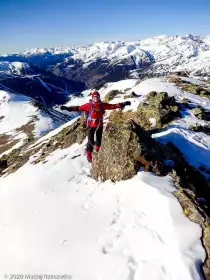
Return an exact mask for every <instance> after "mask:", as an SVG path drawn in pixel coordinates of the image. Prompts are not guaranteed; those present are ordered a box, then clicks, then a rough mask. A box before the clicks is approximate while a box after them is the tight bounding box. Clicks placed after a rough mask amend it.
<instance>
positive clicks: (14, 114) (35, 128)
mask: <svg viewBox="0 0 210 280" xmlns="http://www.w3.org/2000/svg"><path fill="white" fill-rule="evenodd" d="M55 127H56V124H55V123H54V122H53V120H52V119H51V118H50V117H48V116H47V115H46V114H44V112H41V111H40V110H38V108H36V107H34V106H33V105H32V103H31V99H29V98H28V97H26V96H24V95H16V94H12V93H8V92H6V91H1V90H0V151H1V152H0V156H2V155H3V154H5V153H9V152H10V151H11V150H12V149H16V148H18V147H19V146H21V145H22V144H23V143H24V142H25V141H26V140H27V139H28V138H30V137H34V138H37V137H39V136H41V135H42V134H43V133H46V132H48V131H49V130H51V129H53V128H55ZM5 137H7V138H8V139H6V142H5V141H3V140H2V139H5ZM1 140H2V141H1ZM1 142H2V143H1ZM9 144H11V147H10V145H9ZM7 147H9V149H7Z"/></svg>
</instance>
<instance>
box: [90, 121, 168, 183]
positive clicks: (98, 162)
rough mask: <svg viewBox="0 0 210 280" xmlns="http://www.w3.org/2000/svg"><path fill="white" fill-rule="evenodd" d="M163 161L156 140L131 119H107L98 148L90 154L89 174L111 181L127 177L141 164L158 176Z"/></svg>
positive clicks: (133, 173) (134, 173)
mask: <svg viewBox="0 0 210 280" xmlns="http://www.w3.org/2000/svg"><path fill="white" fill-rule="evenodd" d="M163 161H164V157H163V154H162V151H161V149H160V147H159V146H158V144H157V143H156V141H155V140H154V139H152V138H151V136H150V135H149V134H148V133H147V132H146V131H145V130H143V129H142V128H141V127H140V126H139V125H137V124H136V123H135V122H134V121H132V120H130V121H127V122H121V123H114V122H111V123H109V124H108V126H107V127H106V130H105V132H104V134H103V140H102V148H101V150H100V151H99V153H98V154H94V155H93V163H92V176H93V177H94V178H96V179H101V180H109V179H110V180H112V181H119V180H125V179H130V178H132V177H133V176H134V175H136V174H137V172H138V170H139V168H140V166H141V165H142V166H145V167H146V169H147V170H153V171H155V172H156V173H157V174H159V175H160V174H163V172H164V168H163Z"/></svg>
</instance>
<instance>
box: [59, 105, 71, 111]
mask: <svg viewBox="0 0 210 280" xmlns="http://www.w3.org/2000/svg"><path fill="white" fill-rule="evenodd" d="M60 109H61V110H62V111H63V110H67V111H71V107H66V106H63V105H62V106H60Z"/></svg>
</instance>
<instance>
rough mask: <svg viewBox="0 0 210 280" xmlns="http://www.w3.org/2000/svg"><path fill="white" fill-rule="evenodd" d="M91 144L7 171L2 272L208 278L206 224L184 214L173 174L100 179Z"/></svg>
mask: <svg viewBox="0 0 210 280" xmlns="http://www.w3.org/2000/svg"><path fill="white" fill-rule="evenodd" d="M84 145H85V143H84V144H83V145H81V146H79V145H76V144H75V145H73V146H72V147H70V148H68V149H65V150H58V151H56V152H54V153H53V154H51V155H50V156H49V157H48V158H47V159H46V160H47V163H45V164H44V165H43V164H41V163H40V164H37V165H32V164H30V162H32V161H33V160H34V159H35V158H31V159H30V162H29V163H27V164H26V165H25V166H24V167H23V168H21V169H19V170H18V171H17V172H16V173H14V174H12V175H10V176H8V177H6V178H0V185H1V195H0V208H1V210H0V229H1V230H0V232H1V238H0V246H1V252H0V262H1V268H0V273H1V274H3V275H4V274H5V273H6V272H8V271H9V273H11V274H13V273H16V272H17V271H18V272H19V273H26V274H38V275H42V274H49V275H59V274H60V275H61V274H62V275H63V274H67V275H69V276H71V277H72V279H75V280H84V279H87V280H94V279H95V280H98V279H110V280H116V279H117V280H127V279H151V280H162V279H171V280H172V279H176V280H178V279H180V280H182V279H186V280H192V279H193V280H200V279H202V276H201V274H200V272H199V269H197V267H196V263H197V262H201V261H203V260H204V258H205V251H204V249H203V248H202V244H201V241H200V237H201V229H200V228H199V226H198V225H196V224H194V223H192V222H190V221H189V220H188V219H187V218H186V217H185V216H184V214H183V212H182V209H181V206H180V205H179V203H178V202H177V200H176V199H175V197H174V196H173V194H172V192H173V190H174V187H173V186H172V185H171V182H170V178H168V177H165V178H157V177H155V176H154V175H152V174H145V173H144V172H139V174H138V175H137V176H136V177H134V178H133V179H131V180H128V181H124V182H119V183H116V184H113V183H111V182H105V183H102V182H96V181H95V180H93V179H91V178H90V177H89V169H90V166H89V164H88V163H87V162H86V158H85V156H84V154H83V153H84Z"/></svg>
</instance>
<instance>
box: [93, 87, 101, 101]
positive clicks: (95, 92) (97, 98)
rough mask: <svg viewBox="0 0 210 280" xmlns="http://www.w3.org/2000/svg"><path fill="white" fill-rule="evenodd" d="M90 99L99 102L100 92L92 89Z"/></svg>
mask: <svg viewBox="0 0 210 280" xmlns="http://www.w3.org/2000/svg"><path fill="white" fill-rule="evenodd" d="M92 100H93V101H94V102H99V101H100V93H99V92H98V91H96V90H95V91H94V92H93V93H92Z"/></svg>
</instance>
